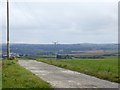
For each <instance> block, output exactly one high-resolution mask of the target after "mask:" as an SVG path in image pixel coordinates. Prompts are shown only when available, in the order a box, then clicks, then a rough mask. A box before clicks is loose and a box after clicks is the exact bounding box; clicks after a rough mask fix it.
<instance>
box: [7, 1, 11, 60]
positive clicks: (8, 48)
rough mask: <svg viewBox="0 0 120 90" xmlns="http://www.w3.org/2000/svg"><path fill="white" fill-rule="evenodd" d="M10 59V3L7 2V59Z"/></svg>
mask: <svg viewBox="0 0 120 90" xmlns="http://www.w3.org/2000/svg"><path fill="white" fill-rule="evenodd" d="M9 58H10V43H9V1H8V0H7V59H9Z"/></svg>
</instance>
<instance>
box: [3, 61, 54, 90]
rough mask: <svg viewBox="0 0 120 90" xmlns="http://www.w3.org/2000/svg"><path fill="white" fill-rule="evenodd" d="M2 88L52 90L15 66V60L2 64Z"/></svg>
mask: <svg viewBox="0 0 120 90" xmlns="http://www.w3.org/2000/svg"><path fill="white" fill-rule="evenodd" d="M2 88H3V89H5V88H29V89H30V88H31V89H30V90H36V88H39V90H41V89H42V90H46V89H47V90H48V89H49V90H52V88H51V86H50V85H49V84H48V83H47V82H45V81H43V80H41V79H40V78H39V77H37V76H36V75H34V74H32V73H31V72H30V71H28V70H26V69H25V68H23V67H21V66H20V65H19V64H17V61H16V60H3V62H2Z"/></svg>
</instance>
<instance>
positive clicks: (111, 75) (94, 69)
mask: <svg viewBox="0 0 120 90" xmlns="http://www.w3.org/2000/svg"><path fill="white" fill-rule="evenodd" d="M38 61H42V62H45V63H48V64H52V65H56V66H59V67H62V68H66V69H70V70H74V71H78V72H81V73H85V74H88V75H92V76H96V77H98V78H101V79H105V80H109V81H113V82H119V83H120V77H119V76H118V59H117V57H108V58H103V59H63V60H47V59H46V60H45V59H39V60H38Z"/></svg>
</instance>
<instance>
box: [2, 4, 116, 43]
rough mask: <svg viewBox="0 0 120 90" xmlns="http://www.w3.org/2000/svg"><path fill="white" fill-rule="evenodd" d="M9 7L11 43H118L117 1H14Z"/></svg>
mask: <svg viewBox="0 0 120 90" xmlns="http://www.w3.org/2000/svg"><path fill="white" fill-rule="evenodd" d="M10 8H11V9H10V30H11V42H26V43H50V42H52V41H54V40H56V41H60V42H61V43H77V42H95V43H97V42H98V40H99V42H101V43H105V42H117V39H116V34H117V19H118V18H117V3H105V2H101V3H100V2H99V3H96V2H94V3H93V2H92V3H88V2H86V3H85V2H84V3H83V2H79V3H63V2H61V3H58V2H53V3H44V2H42V3H38V2H37V3H36V2H26V3H25V2H11V3H10ZM4 20H5V19H4ZM3 27H4V30H5V28H6V24H4V25H3ZM3 33H4V34H5V31H3ZM3 38H5V36H3ZM4 41H5V39H4Z"/></svg>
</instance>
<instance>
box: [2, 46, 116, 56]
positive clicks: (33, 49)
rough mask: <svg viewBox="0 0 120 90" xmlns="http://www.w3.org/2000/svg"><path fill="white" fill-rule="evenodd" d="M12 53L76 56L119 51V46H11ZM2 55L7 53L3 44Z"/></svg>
mask: <svg viewBox="0 0 120 90" xmlns="http://www.w3.org/2000/svg"><path fill="white" fill-rule="evenodd" d="M10 49H11V52H12V53H17V54H28V55H34V54H44V53H51V54H52V53H59V54H76V53H81V52H82V51H95V50H103V51H117V50H118V44H57V45H54V44H11V45H10ZM2 53H3V54H5V53H6V45H5V44H2Z"/></svg>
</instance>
